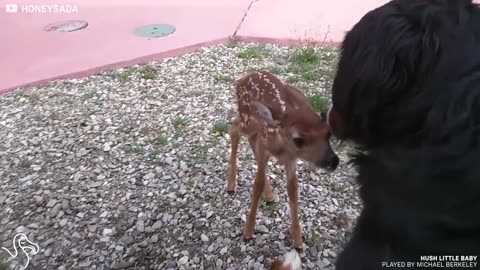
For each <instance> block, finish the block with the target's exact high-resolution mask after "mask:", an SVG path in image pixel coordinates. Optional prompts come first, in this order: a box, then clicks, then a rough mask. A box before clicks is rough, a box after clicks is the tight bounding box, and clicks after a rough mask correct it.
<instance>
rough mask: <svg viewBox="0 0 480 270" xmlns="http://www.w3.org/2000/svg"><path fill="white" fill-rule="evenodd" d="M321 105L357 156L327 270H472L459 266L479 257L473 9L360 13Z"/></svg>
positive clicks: (465, 2)
mask: <svg viewBox="0 0 480 270" xmlns="http://www.w3.org/2000/svg"><path fill="white" fill-rule="evenodd" d="M332 103H333V105H332V107H331V108H330V111H329V113H328V118H329V123H330V125H331V127H332V130H333V134H335V135H336V136H337V137H338V138H339V139H342V140H347V141H351V142H353V143H354V145H356V147H357V149H358V150H359V151H358V153H357V154H355V155H354V156H353V157H352V162H353V163H354V164H355V165H356V166H357V168H358V173H359V175H358V178H357V182H358V184H359V185H360V197H361V199H362V201H363V210H362V212H361V215H360V217H359V219H358V221H357V224H356V227H355V229H354V231H353V235H352V237H351V239H350V241H349V243H348V244H347V245H346V246H345V248H344V250H343V251H342V252H341V253H340V255H339V257H338V259H337V262H336V269H338V270H344V269H348V270H354V269H387V267H388V266H389V267H388V269H434V268H435V267H432V268H430V267H428V266H438V267H441V268H442V269H465V266H469V268H470V269H471V268H474V269H476V268H480V257H476V258H473V257H472V258H470V259H472V263H471V264H468V263H469V261H466V260H463V262H462V257H460V256H466V255H473V256H479V255H480V8H479V7H478V6H477V5H476V4H474V3H472V1H469V0H394V1H391V2H389V3H387V4H385V5H383V6H381V7H379V8H377V9H375V10H372V11H370V12H369V13H367V14H366V15H365V16H364V17H363V18H362V19H361V20H360V21H359V22H358V23H357V24H356V25H355V26H354V27H353V28H352V29H351V31H349V32H348V33H347V35H346V37H345V39H344V41H343V44H342V47H341V58H340V61H339V64H338V70H337V73H336V77H335V79H334V84H333V88H332ZM443 255H454V256H456V255H458V256H459V257H458V258H456V257H453V258H447V257H442V256H443ZM422 256H433V257H422ZM435 256H436V257H435ZM442 259H443V261H441V260H442ZM455 259H458V260H459V262H457V264H454V263H453V262H456V261H455ZM463 259H465V258H463ZM410 262H412V263H413V266H412V264H411V263H410ZM460 262H462V263H460ZM394 263H397V264H394ZM422 266H423V267H422ZM442 266H443V267H442ZM438 267H437V268H435V269H439V268H438Z"/></svg>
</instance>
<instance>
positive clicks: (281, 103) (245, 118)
mask: <svg viewBox="0 0 480 270" xmlns="http://www.w3.org/2000/svg"><path fill="white" fill-rule="evenodd" d="M234 87H235V93H236V97H237V106H238V116H237V117H236V118H235V120H234V121H233V123H232V126H231V128H230V139H231V142H230V143H231V154H230V161H229V170H228V184H227V191H228V193H230V194H232V193H233V192H234V191H235V186H236V162H237V149H238V144H239V141H240V138H241V137H242V136H246V137H247V138H248V142H249V144H250V147H251V149H252V151H253V154H254V156H255V160H256V162H257V166H258V169H257V173H256V176H255V180H254V183H253V194H252V201H251V208H250V212H249V215H248V217H247V221H246V223H245V226H244V229H243V237H244V239H245V240H248V239H250V238H251V237H252V234H253V231H254V227H255V219H256V215H257V207H258V203H259V200H260V196H261V195H262V193H263V194H264V198H265V200H266V201H267V203H268V202H272V201H273V195H272V186H271V185H270V181H269V180H268V179H267V177H266V165H267V162H268V159H269V157H270V156H273V157H275V158H276V160H277V162H278V163H279V164H282V165H283V166H285V171H286V176H287V184H286V185H287V194H288V198H289V206H290V217H291V219H292V223H291V227H290V233H291V237H292V244H293V246H294V247H295V248H301V246H302V245H303V242H302V234H301V230H300V224H299V221H298V191H297V189H298V187H297V176H296V166H297V159H301V160H304V161H306V162H307V163H309V164H311V165H313V166H314V167H316V168H324V169H327V170H329V171H333V170H335V169H336V167H337V165H338V163H339V159H338V157H337V155H336V154H335V153H334V151H333V150H332V148H331V146H330V130H329V128H328V126H327V124H326V122H325V119H324V117H323V118H322V116H320V115H318V114H317V113H316V112H315V111H314V110H313V108H312V107H311V106H310V104H309V103H308V100H307V98H306V97H305V96H304V95H303V93H302V92H300V91H299V90H298V89H296V88H295V87H293V86H291V85H288V84H284V83H282V82H281V81H280V80H279V79H278V78H276V77H275V76H274V75H273V74H271V73H269V72H267V71H259V72H255V73H251V74H248V75H246V76H244V77H242V78H240V79H239V80H237V81H236V82H235V84H234ZM322 115H324V114H322Z"/></svg>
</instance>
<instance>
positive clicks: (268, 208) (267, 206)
mask: <svg viewBox="0 0 480 270" xmlns="http://www.w3.org/2000/svg"><path fill="white" fill-rule="evenodd" d="M261 202H262V209H263V212H264V213H265V215H267V216H272V215H273V214H274V213H275V212H277V211H278V210H279V209H280V208H281V207H282V205H281V204H280V203H279V202H270V203H267V202H266V201H265V200H264V199H263V197H262V199H261Z"/></svg>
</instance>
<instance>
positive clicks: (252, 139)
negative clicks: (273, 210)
mask: <svg viewBox="0 0 480 270" xmlns="http://www.w3.org/2000/svg"><path fill="white" fill-rule="evenodd" d="M257 138H258V136H257V134H255V135H251V136H249V137H248V143H249V144H250V148H251V149H252V152H253V155H254V156H255V160H258V158H259V157H258V154H257V150H256V147H257V146H256V145H257ZM264 173H266V171H264ZM264 178H265V187H264V189H263V196H264V198H265V201H266V202H268V203H271V202H273V188H272V185H271V184H270V181H269V180H268V177H267V175H266V174H265V175H264Z"/></svg>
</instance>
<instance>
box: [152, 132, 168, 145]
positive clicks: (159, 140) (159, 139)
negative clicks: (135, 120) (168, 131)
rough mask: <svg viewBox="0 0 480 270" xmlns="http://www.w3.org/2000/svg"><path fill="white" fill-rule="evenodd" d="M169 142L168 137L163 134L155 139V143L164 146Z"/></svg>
mask: <svg viewBox="0 0 480 270" xmlns="http://www.w3.org/2000/svg"><path fill="white" fill-rule="evenodd" d="M167 143H168V139H167V137H165V136H163V135H159V136H157V137H156V138H155V140H153V144H156V145H160V146H164V145H166V144H167Z"/></svg>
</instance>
